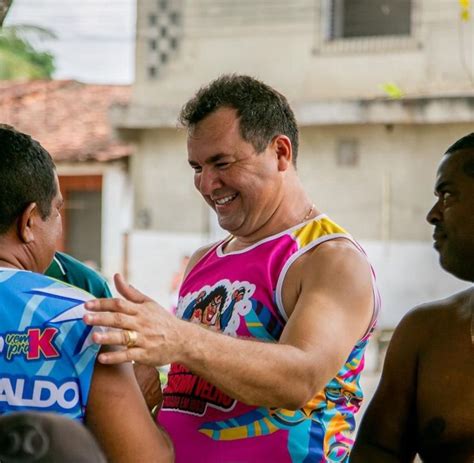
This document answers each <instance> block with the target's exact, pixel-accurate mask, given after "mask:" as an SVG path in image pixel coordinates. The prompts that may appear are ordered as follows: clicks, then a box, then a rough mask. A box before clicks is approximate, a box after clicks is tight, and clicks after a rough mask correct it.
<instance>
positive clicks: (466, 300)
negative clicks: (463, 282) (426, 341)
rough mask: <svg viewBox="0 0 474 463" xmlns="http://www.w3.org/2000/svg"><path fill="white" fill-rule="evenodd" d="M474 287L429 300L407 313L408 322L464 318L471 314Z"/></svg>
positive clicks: (438, 321)
mask: <svg viewBox="0 0 474 463" xmlns="http://www.w3.org/2000/svg"><path fill="white" fill-rule="evenodd" d="M473 304H474V289H473V288H469V289H466V290H464V291H461V292H459V293H456V294H453V295H451V296H448V297H446V298H444V299H440V300H437V301H431V302H427V303H425V304H422V305H419V306H417V307H415V308H414V309H412V310H411V311H410V312H409V313H408V315H407V317H406V318H407V322H406V323H408V324H410V325H411V324H414V325H417V324H423V325H426V323H429V324H433V323H436V324H438V323H446V322H449V321H450V320H451V321H456V320H458V321H459V320H464V319H466V318H468V317H470V316H471V311H472V310H473V309H472V305H473Z"/></svg>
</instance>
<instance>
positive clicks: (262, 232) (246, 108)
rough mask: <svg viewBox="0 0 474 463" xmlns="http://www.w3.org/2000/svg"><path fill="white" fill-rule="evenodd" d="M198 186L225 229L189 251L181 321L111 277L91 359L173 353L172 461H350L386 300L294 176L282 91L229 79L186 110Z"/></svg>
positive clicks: (294, 141)
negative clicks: (114, 347) (106, 349)
mask: <svg viewBox="0 0 474 463" xmlns="http://www.w3.org/2000/svg"><path fill="white" fill-rule="evenodd" d="M180 121H181V123H182V124H183V126H184V127H186V128H187V130H188V161H189V165H190V166H191V168H192V169H193V170H194V184H195V187H196V189H197V190H198V192H199V193H200V194H201V195H202V197H203V198H204V200H205V201H206V203H207V204H208V205H209V206H210V207H211V208H212V209H213V210H214V211H215V213H216V214H217V218H218V220H219V224H220V226H221V227H222V228H223V229H225V230H227V231H228V232H229V236H228V237H227V238H226V239H224V240H222V241H220V242H218V243H214V244H211V245H209V246H207V247H205V248H202V249H199V250H198V251H196V253H195V254H194V255H193V256H192V258H191V259H190V262H189V265H188V268H187V271H186V275H185V277H184V281H183V284H182V286H181V289H180V293H179V303H178V307H177V311H176V315H177V316H176V317H173V316H172V315H170V314H169V313H168V312H167V311H166V310H165V309H163V307H162V306H160V305H159V304H158V303H156V302H154V301H151V300H150V299H149V298H147V297H146V296H144V295H143V294H141V293H140V292H138V291H137V290H135V289H134V288H132V287H129V286H128V285H126V283H125V282H124V281H123V279H122V278H121V277H119V276H118V277H116V285H117V288H118V289H119V291H120V292H121V293H122V295H123V296H124V297H125V299H126V300H125V301H123V300H120V301H119V300H98V301H92V302H90V303H88V304H87V307H88V308H90V309H91V310H93V311H96V312H97V313H95V314H89V315H87V316H86V317H85V321H86V322H87V323H89V324H90V325H105V326H113V327H116V328H120V329H119V330H115V331H111V332H108V333H105V334H97V335H94V340H95V341H96V342H97V343H99V344H122V345H128V349H127V350H124V351H122V352H117V353H110V354H109V353H107V354H102V355H101V356H100V357H99V361H101V362H103V363H108V364H113V363H120V362H126V361H130V360H135V361H137V362H141V363H146V364H149V365H165V364H168V363H170V364H171V369H170V374H169V381H168V385H167V387H166V388H165V390H164V402H163V407H162V409H161V412H160V415H159V422H160V423H161V425H163V426H164V427H165V428H166V430H167V431H168V433H169V434H170V436H171V438H172V440H173V443H174V446H175V450H176V459H177V461H178V462H190V461H192V462H267V461H268V462H303V461H308V462H309V461H311V462H347V461H348V458H349V457H348V455H349V452H350V449H351V446H352V433H353V431H354V414H355V412H356V411H357V410H358V409H359V406H360V403H361V400H362V391H361V389H360V386H359V377H360V373H361V371H362V369H363V365H364V349H365V346H366V343H367V341H368V338H369V335H370V332H371V330H372V328H373V325H374V322H375V319H376V315H377V311H378V307H379V298H378V294H377V291H376V289H375V286H374V277H373V272H372V270H371V267H370V265H369V263H368V262H367V259H366V257H365V255H364V253H363V251H362V249H361V248H360V246H359V245H358V244H357V243H356V242H355V241H354V239H353V238H352V237H351V236H350V234H349V233H348V232H346V231H345V230H344V229H343V228H342V227H340V226H339V225H337V224H335V223H334V222H333V221H332V220H330V219H329V218H328V217H327V216H326V215H324V214H322V213H321V212H320V211H319V210H318V209H317V207H316V206H315V205H314V204H313V201H312V200H311V199H310V197H309V196H308V194H307V193H306V192H305V190H304V188H303V186H302V184H301V182H300V180H299V178H298V175H297V172H296V158H297V152H298V127H297V125H296V121H295V117H294V114H293V112H292V110H291V108H290V106H289V104H288V102H287V100H286V98H285V97H284V96H283V95H281V94H280V93H278V92H277V91H276V90H274V89H273V88H271V87H269V86H268V85H266V84H264V83H263V82H260V81H258V80H256V79H253V78H251V77H248V76H239V75H224V76H221V77H220V78H218V79H216V80H215V81H213V82H211V83H210V84H209V85H208V86H206V87H204V88H202V89H201V90H199V91H198V92H197V94H196V95H195V96H194V97H193V98H192V99H191V100H190V101H189V102H188V103H187V104H186V105H185V106H184V107H183V109H182V112H181V115H180Z"/></svg>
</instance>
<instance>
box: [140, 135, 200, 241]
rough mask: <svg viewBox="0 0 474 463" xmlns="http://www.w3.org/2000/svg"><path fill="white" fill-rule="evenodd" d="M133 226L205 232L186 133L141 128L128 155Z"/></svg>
mask: <svg viewBox="0 0 474 463" xmlns="http://www.w3.org/2000/svg"><path fill="white" fill-rule="evenodd" d="M132 179H133V184H134V189H135V198H134V200H135V208H134V210H135V217H134V223H135V227H137V228H139V229H148V228H149V229H153V230H161V231H176V232H180V231H186V232H206V231H207V227H208V225H207V224H208V215H207V206H205V205H204V203H203V202H202V201H201V199H200V197H199V196H198V195H197V194H196V192H195V189H194V184H193V170H192V169H191V168H190V167H189V164H188V162H187V152H186V136H185V133H184V132H183V131H181V130H177V129H162V130H144V131H142V132H141V133H140V140H139V144H138V149H137V153H136V155H135V156H134V157H133V159H132Z"/></svg>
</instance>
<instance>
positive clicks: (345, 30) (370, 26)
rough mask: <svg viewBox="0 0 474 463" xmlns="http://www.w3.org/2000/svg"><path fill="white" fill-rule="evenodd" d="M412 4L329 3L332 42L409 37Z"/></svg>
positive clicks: (392, 0)
mask: <svg viewBox="0 0 474 463" xmlns="http://www.w3.org/2000/svg"><path fill="white" fill-rule="evenodd" d="M412 8H413V5H412V0H357V1H354V0H330V24H329V26H330V28H329V29H330V31H329V39H330V40H337V39H348V38H362V37H380V36H409V35H411V33H412V30H411V29H412V27H411V24H412V21H411V17H412Z"/></svg>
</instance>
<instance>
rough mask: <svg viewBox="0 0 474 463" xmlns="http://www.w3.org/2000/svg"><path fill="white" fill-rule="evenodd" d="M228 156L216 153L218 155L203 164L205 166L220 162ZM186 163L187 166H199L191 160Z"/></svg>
mask: <svg viewBox="0 0 474 463" xmlns="http://www.w3.org/2000/svg"><path fill="white" fill-rule="evenodd" d="M227 156H229V155H228V154H225V153H218V154H214V155H213V156H211V157H209V158H207V159H206V160H205V161H204V163H205V164H214V163H216V162H219V161H220V160H222V158H225V157H227ZM188 163H189V165H191V166H197V165H199V163H197V162H196V161H193V160H191V159H188Z"/></svg>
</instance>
